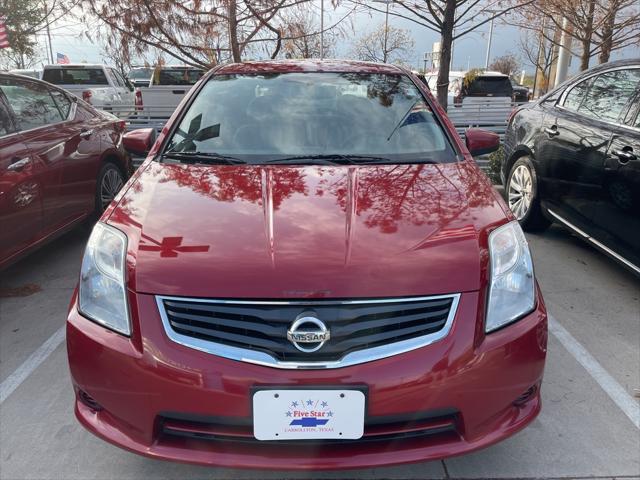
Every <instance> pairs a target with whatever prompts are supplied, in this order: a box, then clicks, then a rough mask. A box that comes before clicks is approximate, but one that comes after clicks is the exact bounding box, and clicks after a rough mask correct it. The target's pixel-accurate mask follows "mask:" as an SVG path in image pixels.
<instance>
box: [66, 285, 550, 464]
mask: <svg viewBox="0 0 640 480" xmlns="http://www.w3.org/2000/svg"><path fill="white" fill-rule="evenodd" d="M478 297H479V295H478V294H477V293H465V294H463V295H462V296H461V298H460V303H459V306H458V312H457V315H456V318H455V320H454V323H453V327H452V329H451V332H450V333H449V335H448V336H447V337H446V338H444V339H443V340H440V341H439V342H437V343H434V344H432V345H429V346H427V347H423V348H419V349H417V350H414V351H411V352H407V353H404V354H401V355H397V356H394V357H390V358H386V359H382V360H377V361H373V362H370V363H366V364H361V365H356V366H352V367H346V368H341V369H334V370H302V371H298V370H296V371H292V370H279V369H275V368H269V367H263V366H258V365H252V364H248V363H244V362H237V361H233V360H228V359H224V358H220V357H216V356H213V355H211V354H207V353H204V352H199V351H196V350H193V349H190V348H187V347H183V346H181V345H178V344H176V343H173V342H172V341H171V340H169V338H168V337H167V336H166V334H165V332H164V330H163V328H162V325H161V319H160V316H159V313H158V308H157V306H156V303H155V300H154V297H153V296H151V295H140V294H133V293H132V294H131V296H130V302H131V311H132V316H133V318H134V322H133V323H134V331H133V334H132V337H131V338H126V337H123V336H121V335H118V334H116V333H113V332H111V331H109V330H106V329H104V328H102V327H100V326H98V325H96V324H94V323H92V322H90V321H88V320H87V319H85V318H84V317H82V316H81V315H79V314H78V311H77V305H76V301H77V298H75V297H74V300H73V301H72V305H71V309H70V313H69V317H68V323H67V348H68V354H69V363H70V368H71V376H72V380H73V384H74V388H75V390H76V404H75V412H76V416H77V417H78V419H79V420H80V422H81V423H82V424H83V425H84V426H85V427H86V428H87V429H88V430H90V431H91V432H93V433H94V434H96V435H98V436H99V437H101V438H103V439H105V440H107V441H109V442H111V443H114V444H116V445H118V446H120V447H122V448H125V449H127V450H130V451H133V452H136V453H139V454H142V455H146V456H149V457H154V458H160V459H167V460H175V461H181V462H189V463H198V464H205V465H212V466H220V467H231V468H261V469H285V470H291V469H295V470H301V469H344V468H372V467H378V466H384V465H393V464H400V463H408V462H420V461H426V460H433V459H439V458H444V457H449V456H452V455H459V454H462V453H467V452H469V451H472V450H476V449H479V448H483V447H486V446H488V445H491V444H493V443H495V442H497V441H500V440H502V439H504V438H506V437H508V436H510V435H512V434H513V433H515V432H517V431H518V430H520V429H522V428H523V427H525V426H526V425H527V424H529V423H530V422H531V421H532V420H533V419H534V418H535V417H536V415H537V414H538V412H539V411H540V394H539V386H540V383H541V381H542V375H543V369H544V361H545V355H546V339H547V338H546V336H547V317H546V311H545V309H544V305H543V303H542V299H541V297H540V295H539V293H538V307H537V309H536V310H535V311H534V312H532V313H531V314H529V315H527V316H526V317H525V318H523V319H522V320H520V321H518V322H516V323H515V324H513V325H510V326H508V327H505V328H503V329H502V330H499V331H497V332H494V333H492V334H490V335H488V336H485V335H484V334H483V333H482V327H481V326H480V325H481V323H482V322H481V321H479V320H478V313H477V312H478V304H479V298H478ZM327 385H330V386H336V387H339V386H357V387H362V388H365V389H366V390H367V405H366V409H367V418H366V421H365V425H367V422H370V423H371V424H372V425H374V424H376V423H378V424H379V423H380V419H394V418H395V419H397V420H398V422H396V423H394V424H393V425H394V426H393V427H389V428H387V430H386V433H389V432H392V433H394V434H393V435H387V436H380V437H375V436H371V437H363V439H362V440H360V441H349V442H347V441H335V442H319V443H317V442H316V443H298V444H292V443H288V444H286V445H285V444H280V442H259V441H257V440H253V439H252V437H251V436H250V434H249V435H247V431H248V432H250V431H251V392H252V391H253V390H254V389H256V388H260V387H261V386H262V387H273V386H277V387H287V386H290V387H301V386H308V387H309V388H314V387H322V386H327ZM525 392H529V395H528V396H526V397H525V398H524V400H523V398H522V395H523V393H525ZM86 394H88V395H89V396H90V397H91V399H92V400H93V401H95V402H97V404H99V406H98V405H93V408H92V407H91V406H89V405H91V402H87V401H86V396H85V395H86ZM81 397H84V400H82V399H81ZM423 417H424V418H430V419H431V420H428V421H427V423H429V422H430V425H431V426H432V427H433V426H434V425H435V426H437V425H438V422H440V424H442V420H443V419H444V418H445V417H446V418H448V419H449V420H451V421H452V422H453V424H454V428H453V429H451V428H448V429H438V428H433V429H431V430H429V431H427V430H425V432H427V433H428V434H425V435H407V433H410V432H414V433H415V431H416V430H417V428H416V425H417V423H418V420H419V419H422V418H423ZM167 418H169V419H171V420H169V422H173V423H172V425H173V426H174V427H175V426H176V425H177V428H178V429H180V428H184V429H186V430H188V432H189V435H186V436H176V435H168V434H167V433H166V432H167V430H166V429H165V427H166V425H167V423H166V422H167ZM412 419H413V420H414V421H412ZM195 420H197V422H194V421H195ZM400 420H401V421H400ZM204 421H206V424H205V423H202V422H204ZM180 422H183V423H180ZM194 425H198V427H194ZM203 425H206V428H204V427H203ZM216 425H218V427H220V428H217V427H216ZM425 425H426V424H425ZM212 426H213V427H212ZM212 428H213V430H211V429H212ZM367 428H368V427H367V426H365V435H367ZM373 428H374V427H372V429H373ZM207 429H209V430H207ZM221 429H222V430H221ZM223 430H224V432H226V433H225V434H224V435H218V433H220V432H221V431H223ZM207 431H215V433H216V434H215V435H205V434H204V433H206V432H207ZM371 431H373V430H371Z"/></svg>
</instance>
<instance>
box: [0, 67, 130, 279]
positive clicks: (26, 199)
mask: <svg viewBox="0 0 640 480" xmlns="http://www.w3.org/2000/svg"><path fill="white" fill-rule="evenodd" d="M2 76H3V78H14V77H13V76H12V75H2ZM29 81H30V82H37V83H41V84H43V85H44V84H45V82H39V81H37V80H29ZM47 85H48V84H47ZM49 87H50V88H51V89H53V90H58V89H57V88H55V87H53V86H49ZM87 131H90V132H92V133H90V135H86V132H87ZM81 134H82V135H81ZM121 135H122V127H121V122H120V121H119V120H114V119H112V118H107V117H104V116H103V115H101V114H100V113H99V112H98V111H97V110H94V109H93V108H92V107H90V106H89V105H87V104H85V103H82V102H78V103H77V105H76V112H75V116H74V118H70V119H68V120H66V121H63V122H59V123H55V124H51V125H44V126H41V127H39V128H33V129H30V130H27V131H22V132H13V133H9V134H5V135H4V136H0V225H1V228H0V269H1V268H4V267H6V266H7V265H9V264H10V263H13V262H14V261H16V260H18V259H19V258H21V257H22V256H23V255H25V254H27V253H29V252H30V251H32V250H33V249H35V248H37V247H39V246H41V245H42V244H44V243H45V242H47V241H48V240H51V239H52V238H54V237H56V236H58V235H59V234H61V233H63V232H65V231H67V230H68V229H70V228H72V227H73V226H74V225H77V224H78V223H79V222H80V221H82V220H83V219H85V218H87V216H89V215H90V214H92V213H93V211H94V207H95V192H96V179H97V176H98V172H99V170H100V168H101V166H102V164H103V162H104V161H106V160H107V159H109V160H111V161H114V162H116V163H117V164H119V165H120V167H121V168H122V169H123V171H125V172H128V171H129V169H130V158H129V156H128V155H127V153H126V152H125V151H124V149H123V148H122V146H121V145H120V137H121ZM20 160H25V162H24V163H25V165H24V166H23V167H21V168H17V169H16V168H15V167H12V165H13V164H14V163H16V162H19V161H20Z"/></svg>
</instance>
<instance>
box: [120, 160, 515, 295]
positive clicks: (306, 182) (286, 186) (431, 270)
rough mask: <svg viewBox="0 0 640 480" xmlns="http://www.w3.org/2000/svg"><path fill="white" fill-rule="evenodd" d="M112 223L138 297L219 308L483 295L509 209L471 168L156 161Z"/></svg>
mask: <svg viewBox="0 0 640 480" xmlns="http://www.w3.org/2000/svg"><path fill="white" fill-rule="evenodd" d="M141 168H144V171H142V172H141V173H139V175H138V176H137V178H136V179H135V180H134V181H133V182H132V183H131V184H130V186H129V188H128V190H127V191H126V192H125V193H124V194H123V195H122V197H121V198H120V200H119V202H118V204H117V206H116V207H115V208H114V209H113V211H112V212H111V215H110V216H109V219H108V223H109V224H111V225H113V226H115V227H116V228H119V229H120V230H122V231H124V232H125V233H126V234H127V236H128V239H129V242H128V255H127V264H128V275H129V280H128V282H129V287H130V288H131V289H132V290H135V291H138V292H144V293H153V294H164V295H179V296H192V297H214V298H322V297H326V298H344V297H348V298H355V297H363V298H365V297H386V296H389V297H390V296H409V295H427V294H440V293H454V292H462V291H473V290H477V289H479V287H480V278H481V275H482V274H483V268H482V265H484V264H486V259H487V254H486V230H487V229H488V228H490V227H492V226H495V225H498V224H501V223H504V222H505V221H506V218H507V217H506V213H505V209H504V208H503V203H502V201H501V200H500V199H499V197H498V195H497V193H496V192H495V191H494V190H493V188H492V186H491V185H490V183H489V182H488V180H487V179H486V177H485V176H484V175H483V174H481V173H480V171H479V170H478V168H477V167H476V166H475V164H473V163H472V162H471V161H462V162H458V163H451V164H441V165H425V164H420V165H415V164H413V165H410V164H405V165H366V166H335V167H333V166H282V165H280V166H268V167H261V166H226V165H225V166H220V165H215V166H194V165H175V164H161V163H158V162H149V163H147V164H145V165H144V166H143V167H141Z"/></svg>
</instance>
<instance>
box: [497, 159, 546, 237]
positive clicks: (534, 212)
mask: <svg viewBox="0 0 640 480" xmlns="http://www.w3.org/2000/svg"><path fill="white" fill-rule="evenodd" d="M505 196H506V199H507V204H508V205H509V208H510V209H511V211H512V212H513V214H514V215H515V217H516V218H517V219H518V221H519V222H520V225H521V226H522V229H523V230H526V231H528V232H539V231H542V230H545V229H546V228H547V227H548V226H549V225H551V222H550V221H549V220H548V219H547V218H546V217H545V216H544V215H543V214H542V209H541V207H540V197H539V195H538V176H537V175H536V169H535V167H534V166H533V163H532V162H531V159H529V157H527V156H525V157H520V158H519V159H518V160H517V161H516V162H515V163H514V164H513V166H512V167H511V171H510V172H509V176H508V177H507V182H506V185H505Z"/></svg>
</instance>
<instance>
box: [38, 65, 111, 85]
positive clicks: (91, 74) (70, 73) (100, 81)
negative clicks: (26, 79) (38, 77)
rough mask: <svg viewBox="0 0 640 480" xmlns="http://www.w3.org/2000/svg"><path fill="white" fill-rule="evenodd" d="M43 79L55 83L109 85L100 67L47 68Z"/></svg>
mask: <svg viewBox="0 0 640 480" xmlns="http://www.w3.org/2000/svg"><path fill="white" fill-rule="evenodd" d="M42 79H43V80H44V81H46V82H49V83H53V84H54V85H109V81H108V80H107V76H106V75H105V73H104V70H103V69H102V68H100V67H95V68H91V67H68V68H50V69H45V71H44V73H43V74H42Z"/></svg>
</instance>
